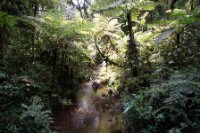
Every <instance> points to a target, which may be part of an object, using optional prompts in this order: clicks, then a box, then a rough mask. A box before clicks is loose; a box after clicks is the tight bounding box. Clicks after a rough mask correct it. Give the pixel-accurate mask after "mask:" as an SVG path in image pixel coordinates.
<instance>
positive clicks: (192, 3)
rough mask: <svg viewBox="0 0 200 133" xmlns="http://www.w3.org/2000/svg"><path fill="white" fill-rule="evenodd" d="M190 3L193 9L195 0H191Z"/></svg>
mask: <svg viewBox="0 0 200 133" xmlns="http://www.w3.org/2000/svg"><path fill="white" fill-rule="evenodd" d="M190 5H191V11H193V10H194V0H190Z"/></svg>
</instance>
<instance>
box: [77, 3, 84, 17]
mask: <svg viewBox="0 0 200 133" xmlns="http://www.w3.org/2000/svg"><path fill="white" fill-rule="evenodd" d="M77 3H78V10H79V12H80V15H81V18H83V13H82V10H81V5H80V2H79V0H77Z"/></svg>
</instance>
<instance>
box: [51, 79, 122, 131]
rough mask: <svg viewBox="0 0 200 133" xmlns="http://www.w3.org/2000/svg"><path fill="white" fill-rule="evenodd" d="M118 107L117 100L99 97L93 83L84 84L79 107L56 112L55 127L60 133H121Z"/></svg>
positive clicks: (79, 97)
mask: <svg viewBox="0 0 200 133" xmlns="http://www.w3.org/2000/svg"><path fill="white" fill-rule="evenodd" d="M97 78H98V77H97ZM118 105H119V101H117V100H116V99H114V100H109V99H108V98H106V97H102V96H101V95H97V94H96V93H95V92H94V91H93V89H92V81H89V82H86V83H83V84H82V85H81V89H80V90H79V91H78V92H77V105H76V106H75V107H72V108H70V109H68V110H66V111H58V112H55V117H54V118H55V124H54V125H55V126H54V127H57V128H59V129H56V130H57V131H58V132H59V133H120V132H118V131H120V130H121V129H122V128H121V127H120V126H121V125H122V122H121V113H120V111H118V112H117V111H115V110H116V109H115V108H117V107H118ZM119 108H120V107H119Z"/></svg>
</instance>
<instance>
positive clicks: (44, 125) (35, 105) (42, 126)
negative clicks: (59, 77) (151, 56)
mask: <svg viewBox="0 0 200 133" xmlns="http://www.w3.org/2000/svg"><path fill="white" fill-rule="evenodd" d="M30 102H31V104H30V105H26V104H22V107H23V109H24V110H23V111H22V114H21V116H20V119H21V121H22V122H23V124H24V125H25V129H24V130H25V131H27V132H29V131H30V132H49V131H50V130H49V125H50V124H51V123H52V122H53V118H52V117H51V111H50V110H46V109H45V108H44V104H43V103H42V100H41V98H40V97H37V96H35V97H32V98H31V100H30Z"/></svg>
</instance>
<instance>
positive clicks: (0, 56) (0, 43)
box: [0, 29, 4, 59]
mask: <svg viewBox="0 0 200 133" xmlns="http://www.w3.org/2000/svg"><path fill="white" fill-rule="evenodd" d="M2 35H3V34H2V30H1V29H0V40H1V41H0V59H3V52H4V51H3V48H4V38H3V36H2Z"/></svg>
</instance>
